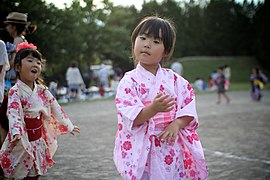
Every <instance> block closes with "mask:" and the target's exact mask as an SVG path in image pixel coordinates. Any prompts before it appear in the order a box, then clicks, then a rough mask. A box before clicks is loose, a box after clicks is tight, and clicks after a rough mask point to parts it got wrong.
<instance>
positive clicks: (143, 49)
mask: <svg viewBox="0 0 270 180" xmlns="http://www.w3.org/2000/svg"><path fill="white" fill-rule="evenodd" d="M164 49H165V48H164V44H163V42H162V40H161V39H160V38H154V37H153V36H149V35H146V34H141V35H138V36H137V37H136V39H135V44H134V55H135V57H136V59H137V60H138V61H139V62H140V64H141V65H142V66H143V67H144V68H145V69H147V70H150V69H152V70H157V67H158V65H159V63H160V61H161V59H162V57H163V56H164ZM149 68H150V69H149ZM150 71H151V70H150ZM151 72H152V71H151ZM154 74H155V72H154Z"/></svg>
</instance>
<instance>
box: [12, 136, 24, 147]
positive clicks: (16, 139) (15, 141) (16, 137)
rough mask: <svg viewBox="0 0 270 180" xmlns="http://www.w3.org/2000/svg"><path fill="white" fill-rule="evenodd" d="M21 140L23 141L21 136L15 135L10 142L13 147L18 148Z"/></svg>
mask: <svg viewBox="0 0 270 180" xmlns="http://www.w3.org/2000/svg"><path fill="white" fill-rule="evenodd" d="M20 139H21V135H19V134H15V135H14V136H13V138H12V139H11V141H10V142H11V143H12V144H13V145H15V146H16V145H17V143H18V142H19V140H20Z"/></svg>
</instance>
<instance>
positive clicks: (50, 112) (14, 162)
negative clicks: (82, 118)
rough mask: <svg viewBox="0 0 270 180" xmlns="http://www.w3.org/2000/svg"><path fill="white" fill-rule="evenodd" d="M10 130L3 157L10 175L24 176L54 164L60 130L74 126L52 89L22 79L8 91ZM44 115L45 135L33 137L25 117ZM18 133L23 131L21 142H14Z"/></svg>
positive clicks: (3, 167)
mask: <svg viewBox="0 0 270 180" xmlns="http://www.w3.org/2000/svg"><path fill="white" fill-rule="evenodd" d="M7 116H8V119H9V132H8V135H7V138H6V139H5V141H4V144H3V146H2V148H1V153H0V160H1V166H2V169H3V171H4V174H5V176H6V177H8V178H15V179H20V178H24V177H26V176H27V175H29V172H31V173H30V175H43V174H44V173H45V172H46V171H47V168H48V167H52V166H53V163H54V162H53V160H52V157H53V155H54V154H55V152H56V149H57V139H56V136H57V135H58V134H67V133H69V132H71V131H72V130H73V128H74V126H73V124H72V123H71V121H70V120H69V118H68V116H67V115H66V114H65V112H64V111H63V110H62V108H61V107H60V105H59V104H58V102H57V101H56V99H55V98H54V97H53V96H52V94H51V93H50V91H49V90H48V89H45V88H44V87H42V86H40V85H37V84H36V83H35V87H34V90H33V91H32V90H31V88H30V87H28V86H27V85H26V84H25V83H23V82H22V81H20V80H18V81H17V83H16V84H15V85H14V86H13V87H12V88H11V89H10V91H9V95H8V110H7ZM36 117H41V118H40V120H41V121H43V122H42V125H43V127H42V136H41V138H39V139H37V140H35V141H31V142H30V141H29V139H28V134H27V129H26V125H25V121H24V118H36ZM15 134H20V135H21V140H19V142H18V144H17V145H15V146H14V145H13V144H11V143H10V141H11V137H12V136H14V135H15Z"/></svg>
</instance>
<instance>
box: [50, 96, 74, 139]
mask: <svg viewBox="0 0 270 180" xmlns="http://www.w3.org/2000/svg"><path fill="white" fill-rule="evenodd" d="M46 92H47V97H48V98H49V101H50V108H51V118H52V119H53V120H55V121H56V127H57V133H58V134H67V133H69V132H71V131H72V130H73V128H74V125H73V124H72V122H71V121H70V119H69V118H68V116H67V114H66V113H65V112H64V110H63V109H62V107H61V106H60V105H59V103H58V102H57V101H56V99H55V98H54V97H53V95H52V94H51V93H50V91H46Z"/></svg>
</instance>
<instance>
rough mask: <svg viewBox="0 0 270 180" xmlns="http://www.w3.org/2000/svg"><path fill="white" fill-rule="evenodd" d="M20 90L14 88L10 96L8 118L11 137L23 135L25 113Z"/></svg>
mask: <svg viewBox="0 0 270 180" xmlns="http://www.w3.org/2000/svg"><path fill="white" fill-rule="evenodd" d="M22 111H23V110H22V104H21V99H20V97H19V93H18V89H17V88H12V89H10V91H9V94H8V107H7V117H8V120H9V129H10V133H11V136H14V135H16V134H20V135H21V134H22V130H23V129H22V128H23V112H22Z"/></svg>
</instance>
